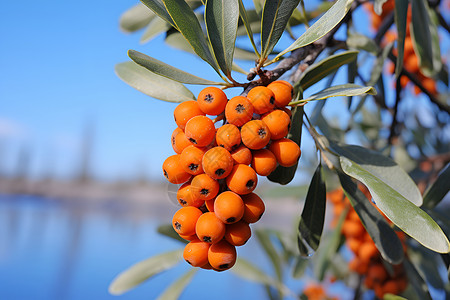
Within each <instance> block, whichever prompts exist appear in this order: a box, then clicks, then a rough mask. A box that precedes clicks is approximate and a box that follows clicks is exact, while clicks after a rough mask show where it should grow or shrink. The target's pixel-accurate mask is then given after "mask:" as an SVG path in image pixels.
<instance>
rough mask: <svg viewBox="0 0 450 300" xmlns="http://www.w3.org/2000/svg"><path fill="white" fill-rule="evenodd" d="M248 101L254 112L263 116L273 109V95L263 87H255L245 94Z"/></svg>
mask: <svg viewBox="0 0 450 300" xmlns="http://www.w3.org/2000/svg"><path fill="white" fill-rule="evenodd" d="M247 98H248V100H250V102H251V103H252V105H253V108H254V112H255V113H257V114H260V115H262V114H264V113H266V112H268V111H271V110H272V109H274V107H275V95H274V94H273V92H272V91H271V90H270V89H269V88H267V87H265V86H257V87H254V88H253V89H251V90H250V91H249V92H248V94H247Z"/></svg>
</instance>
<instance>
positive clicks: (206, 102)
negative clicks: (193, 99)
mask: <svg viewBox="0 0 450 300" xmlns="http://www.w3.org/2000/svg"><path fill="white" fill-rule="evenodd" d="M227 101H228V99H227V95H225V93H224V92H223V91H222V90H221V89H219V88H217V87H214V86H211V87H207V88H204V89H203V90H202V91H201V92H200V94H198V98H197V103H198V106H199V107H200V109H201V110H202V111H203V112H204V113H205V114H207V115H220V114H221V113H222V112H223V111H224V110H225V106H226V105H227Z"/></svg>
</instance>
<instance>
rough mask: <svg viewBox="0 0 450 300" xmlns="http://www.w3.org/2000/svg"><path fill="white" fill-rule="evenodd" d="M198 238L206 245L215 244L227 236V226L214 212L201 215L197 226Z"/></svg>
mask: <svg viewBox="0 0 450 300" xmlns="http://www.w3.org/2000/svg"><path fill="white" fill-rule="evenodd" d="M195 233H196V234H197V237H198V238H199V239H200V240H201V241H203V242H206V243H210V244H215V243H217V242H219V241H220V240H221V239H222V238H223V237H224V235H225V224H224V223H223V222H222V221H221V220H220V219H219V218H218V217H217V216H216V214H215V213H213V212H206V213H204V214H203V215H201V216H200V217H199V218H198V220H197V224H196V226H195Z"/></svg>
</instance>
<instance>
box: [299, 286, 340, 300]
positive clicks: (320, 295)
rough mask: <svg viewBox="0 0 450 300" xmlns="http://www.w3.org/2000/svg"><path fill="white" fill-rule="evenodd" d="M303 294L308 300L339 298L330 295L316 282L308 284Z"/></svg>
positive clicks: (334, 299) (335, 299) (333, 299)
mask: <svg viewBox="0 0 450 300" xmlns="http://www.w3.org/2000/svg"><path fill="white" fill-rule="evenodd" d="M303 294H304V295H305V296H306V298H307V299H308V300H337V299H338V298H337V297H331V296H328V295H327V293H326V291H325V289H324V288H323V287H322V286H321V285H320V284H316V283H310V284H308V285H307V286H306V287H305V289H304V290H303Z"/></svg>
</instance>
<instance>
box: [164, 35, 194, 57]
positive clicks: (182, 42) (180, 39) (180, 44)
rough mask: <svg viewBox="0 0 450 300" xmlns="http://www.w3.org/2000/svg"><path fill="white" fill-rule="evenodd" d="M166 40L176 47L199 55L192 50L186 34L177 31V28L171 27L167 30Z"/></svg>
mask: <svg viewBox="0 0 450 300" xmlns="http://www.w3.org/2000/svg"><path fill="white" fill-rule="evenodd" d="M164 41H165V42H166V43H167V44H168V45H169V46H172V47H174V48H176V49H179V50H182V51H185V52H187V53H190V54H193V55H197V54H195V52H194V50H192V48H191V45H189V43H188V42H187V41H186V39H185V38H184V36H183V35H182V34H181V33H180V32H179V31H177V30H176V29H173V30H172V29H170V30H169V31H167V32H166V38H165V39H164Z"/></svg>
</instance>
